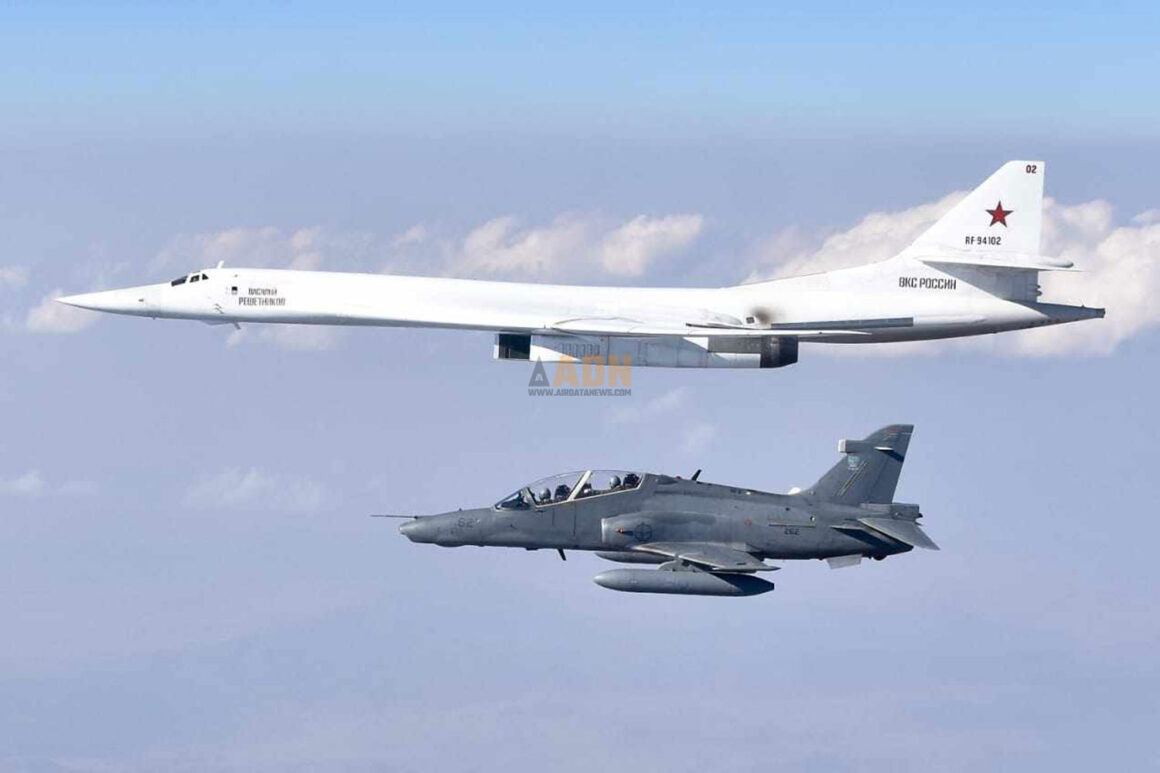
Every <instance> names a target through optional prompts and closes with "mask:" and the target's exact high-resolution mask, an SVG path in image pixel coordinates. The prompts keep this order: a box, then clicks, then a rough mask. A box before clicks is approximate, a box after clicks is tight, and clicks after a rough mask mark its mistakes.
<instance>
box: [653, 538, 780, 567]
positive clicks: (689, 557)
mask: <svg viewBox="0 0 1160 773" xmlns="http://www.w3.org/2000/svg"><path fill="white" fill-rule="evenodd" d="M633 550H638V551H640V552H643V553H653V554H655V555H659V556H668V557H669V558H672V559H676V560H682V561H688V562H689V563H692V564H697V565H698V566H703V567H705V568H706V569H708V570H709V571H711V572H772V571H776V570H778V569H780V568H781V567H780V566H770V565H769V564H767V563H765V562H764V561H762V560H760V559H759V558H757V557H756V556H754V555H753V554H752V553H747V552H745V551H744V550H738V549H736V548H731V547H729V546H728V545H722V544H720V543H716V542H649V543H645V544H644V545H637V546H636V547H634V548H633Z"/></svg>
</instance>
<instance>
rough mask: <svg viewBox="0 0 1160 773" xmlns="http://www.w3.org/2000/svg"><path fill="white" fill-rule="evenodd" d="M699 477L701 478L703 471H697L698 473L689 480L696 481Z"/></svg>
mask: <svg viewBox="0 0 1160 773" xmlns="http://www.w3.org/2000/svg"><path fill="white" fill-rule="evenodd" d="M699 477H701V471H700V470H697V471H696V472H694V473H693V477H691V478H689V480H691V481H696V480H697V478H699Z"/></svg>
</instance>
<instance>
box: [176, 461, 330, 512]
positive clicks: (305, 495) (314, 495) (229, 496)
mask: <svg viewBox="0 0 1160 773" xmlns="http://www.w3.org/2000/svg"><path fill="white" fill-rule="evenodd" d="M325 501H326V492H325V491H324V489H323V487H322V486H321V485H320V484H318V483H316V482H315V481H313V480H311V479H310V478H305V477H295V476H290V475H276V474H272V473H268V472H264V471H262V470H259V469H257V468H256V467H251V468H249V469H241V468H230V469H225V470H222V471H221V472H218V473H215V474H213V475H209V476H207V477H205V478H203V479H201V480H200V481H197V482H196V483H194V484H193V485H192V486H190V488H189V489H188V490H187V491H186V492H185V497H184V503H185V505H186V507H190V508H194V509H200V508H205V509H215V510H216V509H226V510H277V511H288V512H307V511H311V510H317V509H318V508H319V507H321V506H322V504H323V503H324V502H325Z"/></svg>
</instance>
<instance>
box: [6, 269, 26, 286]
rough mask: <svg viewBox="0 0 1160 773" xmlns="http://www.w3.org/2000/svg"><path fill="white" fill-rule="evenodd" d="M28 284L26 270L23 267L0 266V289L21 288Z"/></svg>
mask: <svg viewBox="0 0 1160 773" xmlns="http://www.w3.org/2000/svg"><path fill="white" fill-rule="evenodd" d="M26 284H28V269H27V268H25V267H24V266H0V288H3V287H6V286H7V287H23V286H24V285H26Z"/></svg>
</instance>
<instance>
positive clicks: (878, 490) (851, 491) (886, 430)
mask: <svg viewBox="0 0 1160 773" xmlns="http://www.w3.org/2000/svg"><path fill="white" fill-rule="evenodd" d="M913 431H914V426H913V425H911V424H892V425H891V426H889V427H883V428H882V429H880V430H878V431H877V432H874V433H872V434H870V435H867V436H866V437H865V438H864V439H863V440H843V441H841V442H839V443H838V452H839V453H842V454H845V456H844V458H843V459H842V461H840V462H838V463H837V464H835V465H834V466H833V467H831V468H830V470H829V472H827V473H826V474H825V475H823V476H822V479H821V480H819V481H818V482H817V483H815V484H814V485H813V486H811V487H810V488H809V489H808V490H807V491H806V492H804V493H806V494H807V495H809V496H813V497H817V498H818V499H825V500H828V501H830V502H837V503H839V504H843V505H861V504H867V503H870V504H888V503H890V502H892V501H893V500H894V489H895V488H897V486H898V476H899V475H900V474H901V473H902V463H903V462H904V461H905V460H906V448H907V446H909V445H910V434H911V433H912V432H913Z"/></svg>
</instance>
